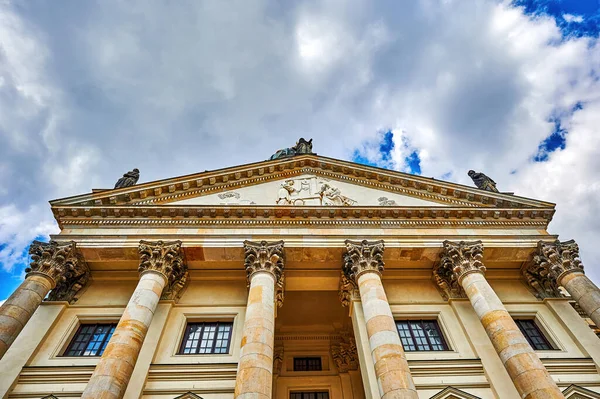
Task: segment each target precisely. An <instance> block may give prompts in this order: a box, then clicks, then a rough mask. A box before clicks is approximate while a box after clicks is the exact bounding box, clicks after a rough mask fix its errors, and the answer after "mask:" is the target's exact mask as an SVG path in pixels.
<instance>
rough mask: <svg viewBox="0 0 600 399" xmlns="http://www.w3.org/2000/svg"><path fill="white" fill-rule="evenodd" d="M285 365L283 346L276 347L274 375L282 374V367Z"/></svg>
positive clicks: (274, 351)
mask: <svg viewBox="0 0 600 399" xmlns="http://www.w3.org/2000/svg"><path fill="white" fill-rule="evenodd" d="M282 364H283V345H281V344H279V345H275V349H274V350H273V374H281V365H282Z"/></svg>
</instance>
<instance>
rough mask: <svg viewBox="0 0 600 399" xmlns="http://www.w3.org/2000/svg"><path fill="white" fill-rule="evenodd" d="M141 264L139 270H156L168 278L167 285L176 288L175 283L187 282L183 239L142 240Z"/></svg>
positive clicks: (167, 289)
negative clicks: (182, 245)
mask: <svg viewBox="0 0 600 399" xmlns="http://www.w3.org/2000/svg"><path fill="white" fill-rule="evenodd" d="M138 253H139V254H140V265H139V267H138V271H139V272H140V273H144V272H147V271H155V272H157V273H160V274H162V275H163V276H164V277H165V278H166V279H167V284H166V287H165V290H166V291H169V287H172V288H175V287H174V285H177V284H180V283H181V281H184V282H185V278H186V276H187V265H186V264H185V261H184V256H183V251H182V250H181V241H167V242H165V241H144V240H141V241H140V245H139V247H138Z"/></svg>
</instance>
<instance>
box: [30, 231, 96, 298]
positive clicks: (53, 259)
mask: <svg viewBox="0 0 600 399" xmlns="http://www.w3.org/2000/svg"><path fill="white" fill-rule="evenodd" d="M29 255H30V256H31V263H30V265H29V267H28V268H26V269H25V272H26V273H27V276H29V275H33V274H42V275H44V276H46V277H48V278H49V279H50V280H52V281H53V282H54V285H55V287H54V288H53V289H52V291H51V292H50V294H49V295H48V300H49V301H67V302H73V301H75V300H76V298H75V297H76V295H77V294H78V293H79V291H80V290H81V289H82V288H83V287H84V286H85V285H86V284H87V283H88V281H89V279H90V269H89V267H88V265H87V264H86V262H85V260H84V259H83V256H82V255H81V253H79V251H78V249H77V244H76V243H75V241H70V242H63V243H59V242H57V241H53V240H52V241H50V242H48V243H45V242H41V241H37V240H36V241H33V242H32V243H31V246H30V247H29Z"/></svg>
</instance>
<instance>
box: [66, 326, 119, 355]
mask: <svg viewBox="0 0 600 399" xmlns="http://www.w3.org/2000/svg"><path fill="white" fill-rule="evenodd" d="M116 327H117V323H107V324H82V325H80V326H79V328H78V329H77V332H76V333H75V336H74V337H73V339H72V340H71V343H70V344H69V346H68V347H67V350H66V351H65V353H64V354H63V356H102V353H104V349H105V348H106V345H107V344H108V341H109V340H110V337H112V335H113V332H114V331H115V328H116Z"/></svg>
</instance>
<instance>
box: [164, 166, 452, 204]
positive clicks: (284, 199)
mask: <svg viewBox="0 0 600 399" xmlns="http://www.w3.org/2000/svg"><path fill="white" fill-rule="evenodd" d="M169 205H242V206H244V205H283V206H372V207H376V206H420V207H430V206H447V204H444V203H440V202H439V201H431V200H424V199H421V198H418V197H415V196H408V195H401V194H398V193H395V192H390V191H385V190H384V189H377V188H368V187H363V186H359V185H357V184H353V183H350V182H347V181H341V180H338V179H336V178H335V177H326V176H323V175H322V174H320V173H303V174H299V175H297V176H289V177H286V178H283V179H279V180H271V181H267V182H264V183H259V184H256V185H251V186H246V187H241V188H238V189H234V190H227V191H222V192H218V193H209V194H206V195H198V196H196V197H191V198H187V199H183V200H180V201H173V202H169Z"/></svg>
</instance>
